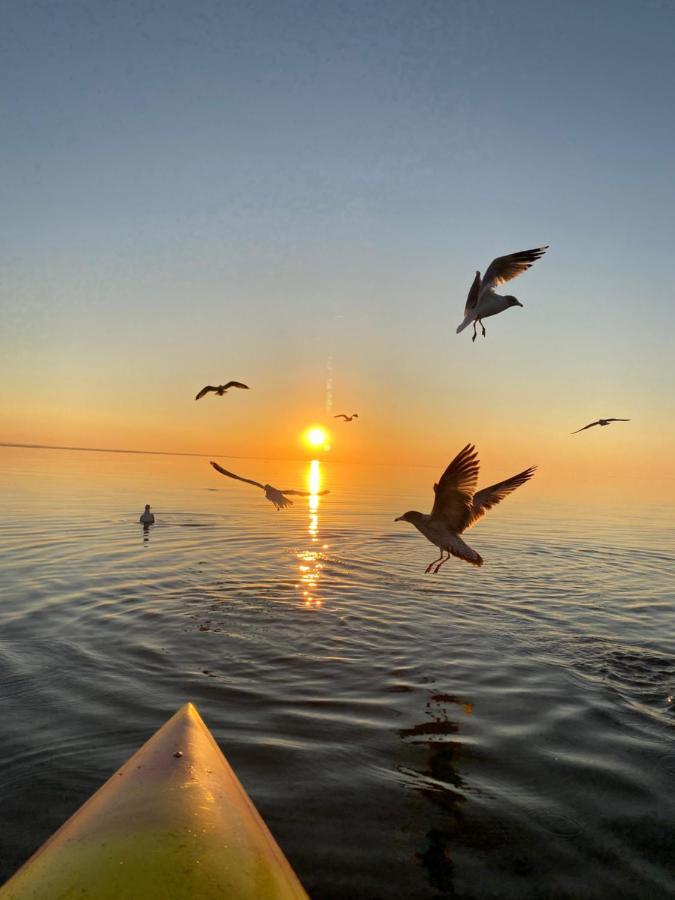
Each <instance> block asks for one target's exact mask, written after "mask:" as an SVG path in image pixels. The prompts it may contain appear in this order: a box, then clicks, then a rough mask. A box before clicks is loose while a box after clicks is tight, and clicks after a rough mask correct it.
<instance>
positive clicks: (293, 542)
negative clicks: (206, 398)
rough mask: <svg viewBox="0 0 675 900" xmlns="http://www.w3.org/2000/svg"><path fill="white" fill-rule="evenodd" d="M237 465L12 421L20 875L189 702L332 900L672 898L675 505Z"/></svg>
mask: <svg viewBox="0 0 675 900" xmlns="http://www.w3.org/2000/svg"><path fill="white" fill-rule="evenodd" d="M219 462H220V463H221V465H223V466H225V467H226V468H228V469H231V470H232V471H234V472H237V473H238V474H241V475H243V476H245V477H248V478H253V479H255V480H257V481H261V482H270V483H271V484H273V485H275V486H276V487H280V488H296V489H304V490H309V491H310V495H309V496H308V497H303V496H296V497H294V498H293V499H294V503H293V506H292V507H289V508H288V509H285V510H281V511H277V510H275V509H274V507H273V506H272V504H270V503H269V502H268V501H266V500H265V497H264V495H263V492H262V491H261V490H260V489H259V488H256V487H255V486H251V485H247V484H243V483H240V482H235V481H232V480H229V479H226V478H224V477H222V476H221V475H218V474H217V473H216V472H214V470H213V469H212V468H211V467H210V466H209V464H208V458H205V457H197V456H195V457H186V456H183V457H181V456H171V455H159V454H158V455H152V454H130V453H112V452H110V453H109V452H88V451H76V450H55V449H39V448H33V449H29V448H19V447H0V496H1V497H2V515H1V517H0V534H1V540H0V712H1V718H0V722H1V737H0V748H1V752H0V883H2V882H3V881H4V880H5V879H7V878H8V877H9V876H10V875H11V874H12V872H14V871H15V870H16V869H17V868H18V866H19V865H20V864H21V863H23V862H24V861H25V860H26V859H27V858H28V857H29V856H30V854H31V853H32V852H33V851H34V850H35V849H36V848H37V847H39V846H40V844H41V843H42V842H43V841H44V840H45V839H46V838H47V837H48V836H49V835H50V834H51V833H52V832H53V831H54V830H55V829H56V828H58V826H59V825H61V823H62V822H63V821H65V819H66V818H67V817H68V816H69V815H70V814H72V813H73V812H74V811H75V810H76V809H77V808H78V807H79V806H80V805H81V804H82V803H83V802H84V801H85V800H86V799H87V798H88V797H89V796H90V795H91V794H92V793H93V792H94V791H95V790H96V789H97V788H98V787H99V786H100V785H101V784H102V783H103V782H104V781H105V780H106V779H107V778H108V777H109V776H110V775H111V774H112V773H113V772H114V771H115V769H116V768H117V767H118V766H120V765H121V764H122V763H123V762H124V761H125V760H126V759H127V758H128V757H129V756H130V755H131V754H132V753H133V752H134V751H135V750H136V749H137V748H138V747H139V746H140V745H141V744H142V743H143V742H144V741H145V740H147V739H148V738H149V737H150V736H151V734H152V733H153V732H154V731H155V730H156V729H157V728H159V727H160V726H161V725H162V723H163V722H164V721H166V720H167V719H168V718H169V717H170V716H171V715H172V714H173V713H174V712H175V711H176V710H177V709H178V708H179V707H180V706H181V705H182V704H183V703H185V702H186V701H187V700H190V701H192V702H193V703H195V704H196V706H197V708H198V710H199V712H200V713H201V715H202V717H203V718H204V720H205V721H206V724H207V725H208V726H209V728H210V729H211V731H212V733H213V734H214V736H215V738H216V740H217V741H218V744H219V745H220V747H221V748H222V750H223V752H224V754H225V755H226V756H227V758H228V760H229V761H230V763H231V764H232V766H233V767H234V769H235V771H236V773H237V775H238V777H239V779H240V780H241V782H242V783H243V785H244V787H245V788H246V790H247V792H248V793H249V795H250V797H251V798H252V800H253V802H254V803H255V805H256V807H257V808H258V810H259V811H260V813H261V814H262V816H263V817H264V819H265V821H266V822H267V824H268V826H269V828H270V830H271V831H272V833H273V834H274V836H275V838H276V840H277V841H278V843H279V844H280V846H281V847H282V849H283V851H284V853H285V854H286V856H287V857H288V859H289V861H290V862H291V864H292V866H293V867H294V869H295V871H296V872H297V874H298V876H299V878H300V880H301V881H302V883H303V884H304V886H305V888H306V890H307V892H308V893H309V895H310V896H311V897H312V898H314V900H338V898H340V900H350V898H354V900H440V898H467V900H468V898H618V897H620V898H661V897H664V898H665V897H675V577H674V576H675V544H674V542H673V525H674V524H675V523H674V516H673V506H672V505H658V504H654V505H649V504H645V502H644V501H642V502H639V503H638V502H634V503H631V504H625V503H624V504H620V503H618V504H615V505H612V503H611V502H610V501H604V500H603V501H602V502H600V501H597V502H585V503H583V504H581V505H578V504H575V503H574V501H573V498H563V499H562V500H558V501H555V502H553V501H551V500H547V501H546V502H544V501H543V500H542V499H541V498H539V499H537V495H536V492H535V491H533V490H531V485H530V484H528V485H525V486H524V487H522V488H520V489H519V490H518V491H516V492H515V493H514V494H513V495H512V496H511V497H509V498H507V499H506V500H505V501H504V502H503V503H501V504H500V505H499V506H498V507H496V508H495V509H493V510H492V511H491V512H490V513H489V514H488V515H487V516H486V517H485V518H484V519H483V520H481V522H480V523H479V524H478V525H477V526H476V527H475V529H473V530H472V531H471V532H470V533H469V534H468V535H467V539H468V542H469V543H470V544H471V546H473V547H475V549H476V550H477V551H478V552H479V553H480V554H481V555H482V556H483V558H484V559H485V565H484V566H483V568H481V569H477V568H474V567H471V566H469V565H467V564H466V563H464V562H462V561H461V560H457V559H454V558H453V559H451V560H450V561H449V562H448V563H447V564H446V565H445V566H444V567H443V568H442V569H441V571H440V572H439V573H438V575H435V576H434V575H426V574H425V573H424V569H425V567H426V565H427V564H428V563H429V562H430V561H431V560H432V559H433V558H434V557H436V556H437V553H436V552H435V548H434V547H432V545H431V544H429V543H428V542H426V541H425V540H424V538H423V537H422V536H421V535H420V534H419V533H418V532H417V531H415V529H414V528H412V527H411V526H410V525H408V524H406V523H401V522H398V523H397V522H394V519H395V518H396V516H399V515H401V514H402V513H403V512H405V511H406V510H408V509H421V510H423V511H428V509H429V508H430V506H431V502H432V491H431V486H432V483H433V481H434V479H435V478H436V477H437V476H438V474H439V473H438V472H437V471H436V470H435V469H431V468H426V467H402V466H401V467H396V466H370V465H368V466H367V465H347V464H338V463H335V462H331V461H330V460H329V459H328V458H322V459H321V460H314V461H312V460H309V459H308V460H304V461H274V460H263V459H227V458H225V457H221V458H219ZM506 474H508V473H503V472H498V471H497V472H495V478H494V479H493V480H499V479H500V478H501V477H504V475H506ZM319 490H328V491H330V493H329V494H326V495H323V496H320V495H319V493H318V492H319ZM146 503H149V504H151V506H152V509H153V512H154V513H155V516H156V522H155V524H154V525H153V526H151V527H150V528H148V529H146V530H144V529H143V527H142V526H141V525H140V524H139V521H138V519H139V515H140V513H141V512H142V511H143V507H144V505H145V504H146Z"/></svg>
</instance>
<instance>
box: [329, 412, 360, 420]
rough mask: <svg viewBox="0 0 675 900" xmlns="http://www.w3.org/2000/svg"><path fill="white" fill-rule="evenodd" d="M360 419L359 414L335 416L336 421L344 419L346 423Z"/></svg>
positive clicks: (339, 414)
mask: <svg viewBox="0 0 675 900" xmlns="http://www.w3.org/2000/svg"><path fill="white" fill-rule="evenodd" d="M358 417H359V414H358V413H352V414H351V416H348V415H346V414H345V413H338V414H337V416H333V418H334V419H344V420H345V422H351V420H352V419H358Z"/></svg>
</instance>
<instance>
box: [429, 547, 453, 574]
mask: <svg viewBox="0 0 675 900" xmlns="http://www.w3.org/2000/svg"><path fill="white" fill-rule="evenodd" d="M445 552H446V553H447V554H448V555H447V556H446V557H445V559H443V553H442V552H441V561H440V562H439V563H438V565H437V566H436V568H435V569H434V571H433V574H434V575H435V574H436V573H437V572H438V570H439V569H440V567H441V566H442V565H443V564H444V563H446V562H447V561H448V560H449V559H450V551H449V550H446V551H445Z"/></svg>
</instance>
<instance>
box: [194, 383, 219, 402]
mask: <svg viewBox="0 0 675 900" xmlns="http://www.w3.org/2000/svg"><path fill="white" fill-rule="evenodd" d="M217 390H218V388H217V387H214V386H213V385H212V384H207V385H206V387H203V388H202V389H201V391H200V392H199V393H198V394H197V396H196V397H195V400H201V398H202V397H203V396H204V395H205V394H208V392H209V391H217Z"/></svg>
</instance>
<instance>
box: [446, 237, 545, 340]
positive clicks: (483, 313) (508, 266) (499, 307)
mask: <svg viewBox="0 0 675 900" xmlns="http://www.w3.org/2000/svg"><path fill="white" fill-rule="evenodd" d="M547 250H548V244H547V245H546V246H545V247H535V248H534V249H533V250H519V251H518V252H517V253H509V254H508V256H498V257H497V258H496V259H493V260H492V262H491V263H490V265H489V266H488V267H487V269H486V271H485V275H484V276H483V278H482V279H481V277H480V272H476V277H475V278H474V280H473V284H472V285H471V288H470V289H469V296H468V297H467V298H466V306H465V307H464V321H463V322H462V324H461V325H459V326H458V327H457V334H459V333H460V331H464V329H465V328H466V327H467V326H468V325H471V323H472V322H473V337H472V338H471V340H472V341H475V340H476V323H478V324H479V325H480V327H481V328H482V330H483V337H485V325H483V319H487V318H488V317H489V316H496V315H497V313H500V312H504V310H505V309H509V307H511V306H522V305H523V304H522V303H521V302H520V300H517V299H516V298H515V297H513V296H512V295H511V294H504V295H502V294H498V293H497V292H496V291H495V288H496V287H499V285H500V284H504V283H505V282H506V281H511V279H512V278H516V276H518V275H520V274H521V273H522V272H525V271H527V269H529V268H530V266H531V265H532V263H533V262H536V260H538V259H540V257H542V256H543V255H544V253H546V251H547Z"/></svg>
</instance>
